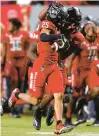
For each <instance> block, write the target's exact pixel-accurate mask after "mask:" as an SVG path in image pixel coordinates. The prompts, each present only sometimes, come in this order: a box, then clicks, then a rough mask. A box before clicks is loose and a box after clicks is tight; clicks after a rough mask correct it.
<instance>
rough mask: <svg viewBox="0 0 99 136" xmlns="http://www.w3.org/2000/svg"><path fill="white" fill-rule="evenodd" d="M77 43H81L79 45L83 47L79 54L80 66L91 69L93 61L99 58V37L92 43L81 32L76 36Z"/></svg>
mask: <svg viewBox="0 0 99 136" xmlns="http://www.w3.org/2000/svg"><path fill="white" fill-rule="evenodd" d="M75 39H76V40H75V43H76V44H77V42H78V43H79V44H78V46H79V48H80V49H81V51H80V53H79V55H78V61H79V64H78V65H79V67H81V68H84V69H90V68H91V67H92V64H93V61H94V60H97V59H98V52H99V38H96V39H95V41H94V42H92V43H90V42H89V41H88V40H87V39H86V38H85V37H83V36H82V35H81V34H80V33H78V34H77V35H76V36H75Z"/></svg>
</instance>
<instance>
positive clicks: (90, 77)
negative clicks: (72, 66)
mask: <svg viewBox="0 0 99 136" xmlns="http://www.w3.org/2000/svg"><path fill="white" fill-rule="evenodd" d="M83 81H85V83H86V85H88V86H89V88H90V89H91V88H93V87H95V86H99V76H98V75H97V73H96V71H95V69H94V68H92V69H90V70H84V69H79V68H77V70H76V71H75V73H74V75H73V87H77V88H80V87H81V86H82V84H83Z"/></svg>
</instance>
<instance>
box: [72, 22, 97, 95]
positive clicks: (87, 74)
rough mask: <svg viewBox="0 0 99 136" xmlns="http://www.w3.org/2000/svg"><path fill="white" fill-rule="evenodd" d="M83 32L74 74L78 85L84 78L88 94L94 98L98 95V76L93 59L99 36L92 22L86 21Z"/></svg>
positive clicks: (95, 56)
mask: <svg viewBox="0 0 99 136" xmlns="http://www.w3.org/2000/svg"><path fill="white" fill-rule="evenodd" d="M83 33H84V36H85V39H84V40H83V42H82V43H81V47H80V49H81V51H80V53H79V54H78V63H79V64H78V66H77V67H78V68H77V70H78V71H79V73H78V74H77V75H76V79H77V80H79V81H78V85H79V87H80V86H81V84H82V82H83V80H85V82H86V85H88V86H89V92H88V94H89V96H90V97H91V98H94V97H96V96H98V95H99V87H98V86H99V77H98V75H97V73H96V71H95V70H94V68H93V62H94V60H95V59H98V51H99V38H97V36H96V26H95V25H94V24H93V23H92V22H88V23H87V24H86V25H85V26H84V28H83ZM77 77H78V78H77ZM92 79H93V80H92ZM77 80H76V81H77ZM76 84H77V82H76ZM74 86H75V85H74Z"/></svg>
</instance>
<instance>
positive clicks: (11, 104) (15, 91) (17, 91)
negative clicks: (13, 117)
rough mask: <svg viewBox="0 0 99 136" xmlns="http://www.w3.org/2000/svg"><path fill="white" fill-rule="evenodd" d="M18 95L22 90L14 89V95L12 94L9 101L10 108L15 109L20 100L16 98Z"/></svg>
mask: <svg viewBox="0 0 99 136" xmlns="http://www.w3.org/2000/svg"><path fill="white" fill-rule="evenodd" d="M16 93H20V90H19V89H18V88H16V89H14V90H13V91H12V94H11V96H10V98H9V101H8V105H9V107H14V105H15V103H16V101H17V100H18V99H17V98H16V96H15V94H16Z"/></svg>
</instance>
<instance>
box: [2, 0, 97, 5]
mask: <svg viewBox="0 0 99 136" xmlns="http://www.w3.org/2000/svg"><path fill="white" fill-rule="evenodd" d="M52 2H53V0H52V1H36V0H35V1H34V0H28V1H24V2H23V1H20V0H14V1H11V0H1V5H4V4H24V5H25V4H30V5H33V4H42V5H49V4H51V3H52ZM58 2H60V3H62V4H64V5H72V6H74V5H84V6H85V5H86V6H90V5H99V1H89V0H88V1H87V0H83V1H80V0H79V1H76V0H75V1H74V0H73V1H72V0H68V1H59V0H58Z"/></svg>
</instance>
